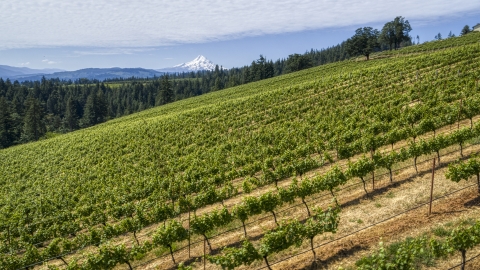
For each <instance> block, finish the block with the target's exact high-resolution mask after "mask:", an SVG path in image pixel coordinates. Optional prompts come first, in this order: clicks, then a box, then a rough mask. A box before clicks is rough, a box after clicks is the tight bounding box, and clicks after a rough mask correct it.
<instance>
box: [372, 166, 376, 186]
mask: <svg viewBox="0 0 480 270" xmlns="http://www.w3.org/2000/svg"><path fill="white" fill-rule="evenodd" d="M372 189H373V190H375V170H373V171H372Z"/></svg>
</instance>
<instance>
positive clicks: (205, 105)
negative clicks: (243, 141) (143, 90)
mask: <svg viewBox="0 0 480 270" xmlns="http://www.w3.org/2000/svg"><path fill="white" fill-rule="evenodd" d="M412 57H415V56H412ZM419 57H422V56H419ZM423 57H425V56H423ZM407 60H408V59H405V58H399V59H396V58H395V59H384V60H376V61H370V62H366V63H365V62H362V63H355V62H341V63H335V64H331V65H326V66H323V67H317V68H313V69H309V70H305V71H302V72H298V73H294V74H290V75H286V76H281V77H278V78H273V79H270V80H266V81H262V82H257V83H253V84H249V85H244V86H240V87H235V88H231V89H227V90H224V91H219V92H215V93H211V94H208V95H204V96H201V97H197V98H192V99H187V100H183V101H180V102H176V103H173V104H169V105H166V106H162V107H159V108H155V109H152V110H148V111H145V112H141V113H138V114H134V115H131V116H127V117H123V118H119V119H116V120H113V121H109V122H107V123H105V124H102V125H98V126H96V127H92V128H89V129H86V130H81V131H77V132H74V133H70V134H66V135H63V136H58V137H55V138H52V139H49V140H46V141H41V142H36V143H31V144H27V145H20V146H16V147H13V148H10V149H6V150H1V151H0V159H1V160H2V163H1V165H0V169H1V171H2V172H7V173H4V174H3V176H2V177H0V184H1V191H0V192H1V193H2V199H0V202H1V203H2V204H3V203H5V202H10V203H12V204H13V205H17V204H22V203H23V202H24V201H25V200H27V201H29V200H32V201H36V202H38V200H39V199H38V197H43V198H44V199H51V200H52V201H54V200H55V199H54V198H61V197H62V193H63V191H62V190H63V189H67V190H75V191H76V192H77V195H76V196H78V197H79V199H80V201H82V200H85V201H87V200H91V199H94V198H95V197H96V196H98V198H99V200H102V197H101V196H102V192H106V190H115V189H117V190H118V192H120V193H121V192H125V191H127V190H128V189H127V188H126V187H124V186H133V189H135V184H136V181H139V182H141V181H142V179H144V180H145V181H149V180H151V179H155V178H157V177H159V176H158V172H159V171H158V170H157V169H156V168H157V167H158V166H159V160H158V159H157V158H156V156H155V152H156V151H157V150H158V149H162V150H168V149H169V148H171V149H178V148H184V149H190V148H197V147H198V148H200V149H202V151H206V152H208V151H213V150H211V149H210V147H211V145H208V144H207V145H202V144H203V142H202V140H203V139H205V138H206V137H208V136H209V132H210V131H212V130H221V131H220V132H218V133H216V134H215V135H217V140H216V141H214V142H210V144H215V143H218V144H224V143H225V142H226V141H228V140H230V138H229V136H230V135H229V129H230V128H231V127H229V126H224V123H225V122H224V121H223V119H225V118H227V119H232V118H235V117H236V116H242V115H243V118H242V119H246V122H244V123H236V124H238V125H239V126H237V127H236V129H235V130H237V129H238V130H242V129H243V128H244V127H243V125H244V126H251V128H250V129H248V131H249V132H255V131H256V130H258V129H261V128H262V123H260V124H257V123H255V120H254V117H253V116H252V117H251V119H250V118H249V117H248V116H247V117H245V114H246V113H245V112H242V108H243V107H246V106H251V107H253V108H255V110H254V111H252V110H251V111H249V112H250V113H252V114H264V113H265V112H266V111H267V110H268V109H269V108H268V107H263V106H262V105H263V103H264V102H266V100H268V99H271V98H274V99H275V98H276V99H277V100H279V101H280V102H288V99H289V97H288V96H285V95H283V94H282V93H284V92H285V89H286V88H289V87H291V86H293V87H294V88H295V87H297V89H298V91H300V90H301V89H304V86H306V87H311V86H312V85H315V84H316V83H317V82H318V81H319V80H321V79H323V78H322V74H325V73H328V72H330V71H331V70H340V72H339V73H338V75H339V76H342V73H343V72H342V70H354V69H357V68H359V67H361V68H363V69H373V70H375V71H377V70H382V69H384V68H391V66H392V65H395V64H396V63H398V62H401V63H405V64H406V63H407ZM327 80H328V78H327ZM330 80H332V83H334V84H336V83H338V81H341V80H342V78H335V79H330ZM343 80H345V78H343ZM252 104H254V105H253V106H252ZM255 104H257V106H255ZM228 117H230V118H228ZM261 120H263V121H267V120H268V118H262V119H261ZM274 127H275V126H274ZM179 130H180V131H181V132H180V133H179ZM202 133H203V134H204V136H205V137H200V138H194V137H192V138H191V140H190V141H189V143H190V144H188V145H180V146H179V145H178V144H176V141H177V138H178V137H188V136H189V134H197V135H198V134H202ZM236 135H237V136H238V137H240V136H241V135H242V133H241V132H239V133H238V134H236ZM168 156H169V155H168V153H167V154H165V155H163V156H162V157H163V158H165V159H164V160H163V161H161V162H163V163H168V162H169V161H168ZM199 156H202V155H199ZM182 161H183V162H188V161H189V159H188V158H185V160H182ZM160 177H161V176H160ZM97 181H102V185H103V186H102V188H101V189H99V188H98V183H97ZM122 185H123V187H122ZM32 195H35V196H32ZM39 195H40V196H39Z"/></svg>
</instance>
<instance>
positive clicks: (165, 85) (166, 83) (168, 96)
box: [156, 75, 173, 105]
mask: <svg viewBox="0 0 480 270" xmlns="http://www.w3.org/2000/svg"><path fill="white" fill-rule="evenodd" d="M172 101H173V89H172V84H171V83H170V80H169V79H168V75H164V76H163V78H162V82H161V84H160V93H159V94H158V98H157V102H156V103H157V105H163V104H167V103H170V102H172Z"/></svg>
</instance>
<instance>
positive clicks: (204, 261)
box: [203, 238, 207, 270]
mask: <svg viewBox="0 0 480 270" xmlns="http://www.w3.org/2000/svg"><path fill="white" fill-rule="evenodd" d="M205 241H206V240H205V238H204V239H203V270H205V269H206V263H207V255H206V251H205V250H206V248H207V247H206V246H205V245H206V244H205Z"/></svg>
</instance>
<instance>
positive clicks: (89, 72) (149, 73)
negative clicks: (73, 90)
mask: <svg viewBox="0 0 480 270" xmlns="http://www.w3.org/2000/svg"><path fill="white" fill-rule="evenodd" d="M163 74H164V73H163V72H159V71H156V70H153V69H144V68H119V67H114V68H84V69H79V70H76V71H62V72H55V73H52V74H39V75H27V76H25V75H23V76H16V77H15V79H18V80H19V81H37V80H41V79H42V77H45V78H46V79H56V78H59V79H60V80H72V81H73V80H77V79H80V78H87V79H89V80H94V79H96V80H105V79H115V78H130V77H137V78H147V77H148V78H152V77H154V76H157V77H158V76H161V75H163Z"/></svg>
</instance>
